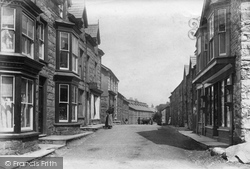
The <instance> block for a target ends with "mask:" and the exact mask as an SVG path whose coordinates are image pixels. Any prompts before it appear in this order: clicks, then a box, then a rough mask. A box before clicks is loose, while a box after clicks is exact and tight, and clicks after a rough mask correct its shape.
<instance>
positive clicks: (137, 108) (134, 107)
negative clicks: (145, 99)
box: [129, 104, 154, 113]
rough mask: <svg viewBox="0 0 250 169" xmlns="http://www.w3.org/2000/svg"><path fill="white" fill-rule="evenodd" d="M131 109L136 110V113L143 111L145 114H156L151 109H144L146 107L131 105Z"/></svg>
mask: <svg viewBox="0 0 250 169" xmlns="http://www.w3.org/2000/svg"><path fill="white" fill-rule="evenodd" d="M129 108H131V109H134V110H136V111H143V112H152V113H154V111H153V110H152V109H151V108H149V107H144V106H139V105H134V104H129Z"/></svg>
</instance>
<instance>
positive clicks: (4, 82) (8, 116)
mask: <svg viewBox="0 0 250 169" xmlns="http://www.w3.org/2000/svg"><path fill="white" fill-rule="evenodd" d="M14 86H15V78H14V76H7V75H6V76H4V75H2V76H1V83H0V89H1V90H0V97H1V107H0V132H5V131H13V127H14V98H15V95H14V93H15V87H14Z"/></svg>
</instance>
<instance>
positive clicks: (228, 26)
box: [170, 0, 250, 144]
mask: <svg viewBox="0 0 250 169" xmlns="http://www.w3.org/2000/svg"><path fill="white" fill-rule="evenodd" d="M249 23H250V1H249V0H204V5H203V9H202V14H201V20H200V24H199V28H198V30H197V32H196V34H195V36H196V38H197V43H196V52H195V54H196V66H195V69H196V73H195V74H196V75H195V76H193V78H192V86H193V87H192V88H190V87H189V89H191V90H192V92H193V99H192V100H191V101H189V102H190V103H192V104H193V106H192V107H193V117H194V118H193V119H192V123H195V125H193V124H192V126H193V127H192V128H193V129H194V128H196V129H195V131H196V132H197V133H199V134H202V135H205V136H207V137H211V138H216V139H217V140H218V141H221V142H225V143H228V144H237V143H241V142H247V141H250V95H249V91H250V76H249V69H250V49H249V45H250V36H249V34H250V24H249ZM189 86H191V85H190V82H189ZM173 94H174V93H173ZM173 94H172V95H171V96H170V100H171V102H173V103H171V104H172V105H173V104H174V101H175V100H176V99H177V98H176V97H177V96H175V95H173ZM189 95H190V94H189ZM171 104H170V105H171ZM171 114H173V115H175V116H176V114H179V112H178V111H177V109H176V108H173V107H171Z"/></svg>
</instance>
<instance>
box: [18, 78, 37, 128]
mask: <svg viewBox="0 0 250 169" xmlns="http://www.w3.org/2000/svg"><path fill="white" fill-rule="evenodd" d="M21 81H22V82H21V128H22V130H26V129H30V130H32V129H33V107H34V105H33V94H34V91H33V85H34V84H33V81H32V80H29V79H26V78H22V80H21Z"/></svg>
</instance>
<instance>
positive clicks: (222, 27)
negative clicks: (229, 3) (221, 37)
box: [218, 9, 226, 32]
mask: <svg viewBox="0 0 250 169" xmlns="http://www.w3.org/2000/svg"><path fill="white" fill-rule="evenodd" d="M218 15H219V32H224V31H226V10H225V9H222V10H219V11H218Z"/></svg>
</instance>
